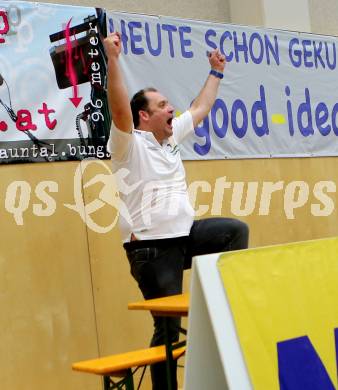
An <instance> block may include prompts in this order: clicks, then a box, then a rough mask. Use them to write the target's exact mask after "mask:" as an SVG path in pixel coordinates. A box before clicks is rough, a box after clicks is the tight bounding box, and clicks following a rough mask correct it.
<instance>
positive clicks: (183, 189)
mask: <svg viewBox="0 0 338 390" xmlns="http://www.w3.org/2000/svg"><path fill="white" fill-rule="evenodd" d="M105 50H106V54H107V57H108V96H109V104H110V109H111V114H112V120H113V123H112V127H111V132H110V138H109V141H108V145H107V147H108V151H109V152H110V153H111V159H112V163H113V169H114V171H115V172H117V171H119V170H120V169H122V168H123V169H127V170H128V172H129V174H128V175H124V183H122V184H123V185H121V183H120V198H121V201H122V202H124V204H125V205H126V206H127V209H128V212H129V216H128V218H125V216H123V215H120V229H121V234H122V239H123V246H124V248H125V250H126V253H127V257H128V260H129V263H130V269H131V274H132V275H133V277H134V278H135V279H136V281H137V282H138V285H139V287H140V289H141V291H142V294H143V296H144V298H145V299H151V298H158V297H163V296H167V295H174V294H180V293H181V292H182V280H183V270H184V269H187V268H190V267H191V259H192V257H193V256H196V255H201V254H207V253H216V252H224V251H229V250H237V249H245V248H247V246H248V235H249V232H248V227H247V225H246V224H245V223H243V222H240V221H238V220H236V219H231V218H208V219H203V220H198V221H197V220H196V221H194V211H193V209H192V207H191V205H190V202H189V197H188V193H187V185H186V180H185V170H184V167H183V164H182V160H181V157H180V152H179V144H180V143H181V142H182V141H183V139H184V138H185V137H187V136H189V135H190V134H192V133H193V130H194V127H195V126H196V125H197V124H198V123H200V122H201V121H202V120H203V118H204V117H205V116H206V115H207V114H208V113H209V111H210V109H211V107H212V105H213V104H214V101H215V99H216V96H217V91H218V87H219V84H220V82H221V79H222V78H223V71H224V66H225V57H224V56H223V55H221V53H220V52H219V51H218V50H214V51H213V52H211V53H210V55H209V63H210V67H211V70H210V73H209V75H208V77H207V80H206V82H205V84H204V86H203V87H202V89H201V91H200V93H199V94H198V96H197V97H196V99H195V100H194V101H193V103H192V105H191V107H190V108H189V109H188V110H187V111H185V112H184V113H183V114H182V115H180V116H179V117H177V118H174V108H173V106H172V105H171V104H170V102H168V100H167V98H166V97H165V96H163V95H162V94H161V93H160V92H159V91H157V90H156V89H155V88H146V89H143V90H141V91H139V92H137V93H136V94H135V95H134V97H133V98H132V99H131V101H130V102H129V98H128V91H127V88H126V86H125V83H124V79H123V76H122V73H121V69H120V66H119V56H120V54H121V36H120V34H119V33H113V34H111V35H110V36H108V37H107V38H106V39H105ZM195 164H196V165H197V164H198V162H196V163H195ZM118 185H119V183H118ZM126 186H127V187H128V188H130V187H131V186H133V187H132V188H134V190H133V191H123V188H126ZM168 322H169V332H170V337H171V340H172V341H177V340H178V328H179V324H180V321H179V319H176V318H170V319H168ZM154 328H155V329H154V335H153V338H152V341H151V345H152V346H155V345H161V344H164V329H163V325H162V319H161V318H160V317H154ZM151 376H152V383H153V390H165V389H166V388H167V379H166V366H165V364H164V363H158V364H155V365H153V366H152V367H151ZM171 382H172V383H173V388H174V389H176V388H177V380H176V365H175V366H174V368H173V370H172V373H171Z"/></svg>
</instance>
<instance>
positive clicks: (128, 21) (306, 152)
mask: <svg viewBox="0 0 338 390" xmlns="http://www.w3.org/2000/svg"><path fill="white" fill-rule="evenodd" d="M107 16H108V30H109V31H110V32H112V31H120V32H121V33H122V38H123V49H122V52H123V54H122V56H121V63H122V67H123V71H124V74H125V78H126V82H127V86H128V89H129V91H130V95H131V96H132V95H133V94H134V93H135V92H136V91H138V90H139V89H141V88H144V87H148V86H153V87H155V88H157V89H159V90H160V91H161V92H162V93H163V94H164V95H166V96H167V97H168V99H169V100H170V102H171V103H172V104H173V105H174V106H175V108H176V110H177V114H179V112H182V111H184V110H185V109H187V108H188V107H189V105H190V103H191V101H192V100H193V99H194V98H195V97H196V95H197V94H198V92H199V90H200V89H201V87H202V86H203V83H204V81H205V79H206V77H207V75H208V73H209V62H208V59H207V53H208V51H211V50H212V49H214V48H219V49H220V50H221V52H222V53H224V54H225V55H226V58H227V65H226V69H225V72H224V79H223V80H222V82H221V87H220V90H219V93H218V97H217V100H216V102H215V104H214V106H213V108H212V110H211V112H210V113H209V115H208V117H207V118H205V119H204V121H203V122H202V123H201V124H200V125H199V126H198V127H197V128H196V129H195V133H194V135H193V136H192V137H190V139H188V140H187V141H186V142H185V143H184V145H182V148H181V149H182V157H183V158H184V159H188V160H195V159H224V158H266V157H310V156H337V155H338V142H337V136H338V119H337V113H338V96H337V90H336V88H337V84H338V77H337V43H338V40H337V38H335V37H329V36H320V35H312V34H305V33H304V34H303V33H297V32H287V31H280V30H271V29H263V28H251V27H250V28H249V27H243V26H235V25H226V24H217V23H210V22H202V21H193V20H185V19H177V18H170V17H162V16H146V15H137V14H127V13H117V12H108V13H107Z"/></svg>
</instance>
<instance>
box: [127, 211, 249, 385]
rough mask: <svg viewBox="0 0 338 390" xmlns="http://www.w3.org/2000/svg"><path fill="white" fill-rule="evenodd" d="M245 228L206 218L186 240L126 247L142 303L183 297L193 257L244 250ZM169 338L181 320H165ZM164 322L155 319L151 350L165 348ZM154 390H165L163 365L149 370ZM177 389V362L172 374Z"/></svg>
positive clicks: (174, 338) (175, 334)
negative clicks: (147, 300) (173, 296)
mask: <svg viewBox="0 0 338 390" xmlns="http://www.w3.org/2000/svg"><path fill="white" fill-rule="evenodd" d="M248 237H249V229H248V226H247V225H246V224H245V223H243V222H241V221H238V220H236V219H231V218H208V219H202V220H198V221H195V222H194V223H193V226H192V228H191V230H190V234H189V236H188V237H180V238H173V239H163V240H146V241H133V242H131V243H129V244H125V245H124V246H125V249H126V252H127V256H128V260H129V263H130V269H131V274H132V275H133V277H134V278H135V279H136V281H137V283H138V285H139V287H140V289H141V291H142V294H143V296H144V298H145V299H152V298H159V297H163V296H168V295H175V294H181V293H182V281H183V271H184V269H188V268H190V267H191V260H192V257H193V256H197V255H203V254H208V253H217V252H225V251H232V250H238V249H245V248H247V247H248ZM167 323H168V327H169V337H170V340H171V341H172V342H175V341H178V338H179V331H178V328H179V326H180V319H179V318H174V317H170V318H169V317H168V319H167ZM164 341H165V340H164V327H163V318H162V317H154V335H153V338H152V341H151V346H156V345H161V344H164ZM151 377H152V383H153V390H165V389H167V377H166V365H165V363H158V364H154V365H153V366H151ZM172 384H173V388H174V389H177V379H176V362H175V364H174V369H173V372H172Z"/></svg>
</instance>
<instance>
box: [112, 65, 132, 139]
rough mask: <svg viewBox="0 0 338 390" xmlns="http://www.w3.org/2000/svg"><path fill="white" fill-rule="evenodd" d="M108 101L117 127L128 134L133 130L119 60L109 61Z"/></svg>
mask: <svg viewBox="0 0 338 390" xmlns="http://www.w3.org/2000/svg"><path fill="white" fill-rule="evenodd" d="M108 99H109V107H110V111H111V114H112V119H113V121H114V124H115V126H116V127H117V128H118V129H119V130H121V131H126V132H131V130H132V128H133V125H132V124H133V117H132V114H131V109H130V104H129V97H128V91H127V88H126V85H125V82H124V79H123V75H122V72H121V69H120V65H119V62H118V59H117V58H111V59H108Z"/></svg>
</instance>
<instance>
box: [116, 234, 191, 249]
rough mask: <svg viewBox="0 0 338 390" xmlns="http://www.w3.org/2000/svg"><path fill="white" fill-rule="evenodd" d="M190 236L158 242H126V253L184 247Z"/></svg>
mask: <svg viewBox="0 0 338 390" xmlns="http://www.w3.org/2000/svg"><path fill="white" fill-rule="evenodd" d="M188 237H189V236H183V237H172V238H160V239H157V240H135V241H130V242H125V243H124V244H123V248H124V249H125V250H126V251H132V250H133V249H140V248H154V247H157V248H165V247H170V246H177V245H184V244H186V242H187V240H188Z"/></svg>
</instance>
